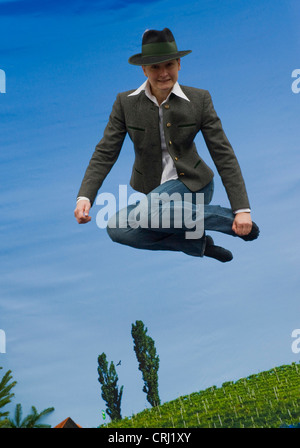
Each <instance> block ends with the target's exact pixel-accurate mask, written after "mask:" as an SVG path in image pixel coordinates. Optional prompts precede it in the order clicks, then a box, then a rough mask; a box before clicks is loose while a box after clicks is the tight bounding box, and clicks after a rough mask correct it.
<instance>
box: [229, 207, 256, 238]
mask: <svg viewBox="0 0 300 448" xmlns="http://www.w3.org/2000/svg"><path fill="white" fill-rule="evenodd" d="M251 229H252V219H251V216H250V213H248V212H240V213H237V214H236V215H235V218H234V221H233V224H232V230H233V231H234V232H235V233H236V234H237V235H239V236H244V235H248V234H249V233H250V232H251Z"/></svg>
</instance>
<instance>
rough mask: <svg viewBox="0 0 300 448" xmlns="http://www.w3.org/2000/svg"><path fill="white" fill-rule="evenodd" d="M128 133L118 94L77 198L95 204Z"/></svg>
mask: <svg viewBox="0 0 300 448" xmlns="http://www.w3.org/2000/svg"><path fill="white" fill-rule="evenodd" d="M126 132H127V131H126V125H125V119H124V113H123V110H122V105H121V97H120V94H118V96H117V98H116V100H115V102H114V105H113V108H112V111H111V114H110V117H109V121H108V124H107V126H106V128H105V130H104V134H103V137H102V139H101V140H100V142H99V143H98V144H97V146H96V148H95V151H94V153H93V155H92V157H91V160H90V162H89V165H88V167H87V169H86V171H85V174H84V177H83V180H82V183H81V186H80V189H79V192H78V195H77V197H79V196H85V197H87V198H89V200H90V201H91V204H93V202H94V200H95V198H96V196H97V192H98V190H99V188H100V187H101V185H102V183H103V181H104V179H105V178H106V176H107V175H108V173H109V172H110V170H111V169H112V167H113V165H114V164H115V162H116V161H117V159H118V157H119V154H120V151H121V148H122V145H123V142H124V139H125V136H126Z"/></svg>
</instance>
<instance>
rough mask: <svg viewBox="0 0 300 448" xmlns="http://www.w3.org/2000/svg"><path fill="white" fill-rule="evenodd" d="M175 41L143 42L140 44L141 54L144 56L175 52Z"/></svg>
mask: <svg viewBox="0 0 300 448" xmlns="http://www.w3.org/2000/svg"><path fill="white" fill-rule="evenodd" d="M177 52H178V50H177V45H176V42H175V41H173V42H156V43H153V44H145V45H143V46H142V55H143V57H145V56H161V55H167V54H173V53H177Z"/></svg>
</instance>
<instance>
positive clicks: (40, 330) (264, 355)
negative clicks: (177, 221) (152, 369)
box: [0, 0, 300, 427]
mask: <svg viewBox="0 0 300 448" xmlns="http://www.w3.org/2000/svg"><path fill="white" fill-rule="evenodd" d="M299 19H300V8H299V3H298V1H297V0H294V1H292V0H290V1H287V0H286V1H281V2H274V1H271V0H266V1H261V0H260V1H258V0H252V1H251V2H250V1H249V2H245V1H242V0H230V1H221V0H219V1H215V0H211V1H209V0H203V1H187V2H184V3H182V2H180V1H178V0H175V1H174V0H172V1H170V0H157V1H154V0H153V1H144V0H143V1H138V0H137V1H132V2H130V1H127V2H126V1H119V0H116V1H111V0H107V1H105V2H104V1H90V2H84V1H80V0H78V1H72V2H71V1H59V2H58V1H45V2H38V1H36V0H32V1H26V0H24V1H6V2H4V1H0V37H1V39H0V69H2V70H4V71H5V73H6V93H5V94H0V147H1V153H0V157H1V191H0V195H1V204H2V219H1V223H0V227H1V246H0V251H1V277H0V288H1V294H0V329H2V330H4V331H5V334H6V353H0V365H2V366H3V367H4V370H8V369H11V370H12V371H13V376H14V379H15V380H16V381H17V382H18V384H17V386H16V388H15V394H16V397H15V399H14V401H13V402H12V404H11V406H10V408H9V409H11V410H12V409H14V407H15V405H16V403H19V402H20V403H22V405H23V408H24V413H25V414H26V413H27V412H29V411H30V406H31V405H35V406H36V407H37V408H38V409H39V410H41V409H44V408H46V407H49V406H54V407H55V412H54V413H53V414H52V415H51V416H50V417H49V418H48V420H47V422H48V423H49V424H51V425H55V424H57V423H59V422H60V421H62V420H63V419H65V418H66V417H68V416H70V417H72V418H73V420H75V421H76V422H78V423H79V424H80V425H82V426H84V427H93V426H97V425H98V424H100V423H101V422H102V421H103V420H102V416H101V410H102V409H105V403H104V402H103V400H102V398H101V389H100V384H99V383H98V381H97V357H98V355H99V354H100V353H102V352H105V353H106V355H107V358H108V361H109V362H110V361H111V360H113V361H114V362H115V364H116V363H118V361H119V360H120V359H121V360H122V364H121V366H118V367H117V372H118V375H119V385H124V394H123V400H122V415H123V416H130V415H132V413H137V412H139V411H141V410H143V409H144V408H145V407H146V406H148V405H149V404H148V403H147V401H146V395H145V394H144V392H143V391H142V387H143V382H142V378H141V373H140V372H139V370H138V365H137V361H136V358H135V354H134V351H133V342H132V337H131V324H132V323H134V322H135V321H136V320H142V321H143V322H144V323H145V325H146V326H147V328H148V333H149V335H150V336H152V337H153V339H154V340H155V344H156V348H157V352H158V354H159V356H160V368H159V390H160V397H161V401H162V402H165V401H169V400H172V399H174V398H177V397H178V396H179V395H184V394H188V393H192V392H195V391H198V390H201V389H204V388H206V387H209V386H211V385H213V384H215V385H217V386H220V385H221V384H222V383H223V382H224V381H228V380H237V379H239V378H241V377H244V376H248V375H250V374H252V373H256V372H259V371H262V370H266V369H270V368H272V367H274V366H277V365H281V364H285V363H291V362H293V361H295V362H298V361H299V354H295V353H293V352H292V350H291V345H292V342H293V339H292V338H291V333H292V331H293V330H294V329H297V328H300V318H299V316H300V313H299V311H300V305H299V286H300V285H299V261H300V260H299V249H300V245H299V236H298V222H299V219H300V216H299V208H298V207H297V204H298V202H299V190H300V181H299V167H300V155H299V154H300V153H299V109H300V94H295V93H293V92H292V89H291V85H292V82H293V79H292V77H291V74H292V71H293V70H295V69H299V68H300V66H299V65H300V63H299V44H300V32H299ZM164 27H169V28H170V29H171V30H172V31H173V33H174V35H175V38H176V41H177V45H178V47H179V49H182V50H187V49H191V50H192V53H191V54H190V55H188V56H187V57H185V58H183V59H182V70H181V72H180V78H179V81H180V82H181V83H182V84H185V85H191V86H194V87H199V88H204V89H207V90H209V91H210V93H211V95H212V98H213V101H214V104H215V108H216V110H217V112H218V114H219V116H220V117H221V119H222V123H223V127H224V129H225V132H226V134H227V136H228V138H229V140H230V142H231V143H232V146H233V147H234V149H235V151H236V154H237V156H238V160H239V162H240V165H241V168H242V172H243V174H244V178H245V181H246V185H247V190H248V193H249V197H250V202H251V207H252V218H253V220H254V221H256V222H257V223H258V225H259V226H260V228H261V236H260V238H259V239H258V240H256V241H254V242H251V243H245V242H244V241H241V240H240V239H237V238H231V237H229V236H226V235H221V234H214V235H212V236H213V237H214V239H215V241H216V243H217V244H220V245H224V247H226V248H228V249H230V250H232V252H233V254H234V259H233V261H232V262H230V263H228V264H221V263H218V262H217V261H215V260H210V259H197V258H193V257H188V256H187V255H184V254H180V253H168V252H161V253H159V252H147V251H138V250H135V249H131V248H128V247H125V246H119V245H117V244H114V243H112V242H111V241H110V239H109V238H108V236H107V234H106V231H105V230H103V229H99V228H98V227H97V225H96V215H97V212H98V211H99V209H100V208H99V207H97V206H94V207H93V209H92V212H91V216H92V222H91V223H89V224H87V225H84V226H79V225H78V224H77V223H76V221H75V219H74V217H73V211H74V207H75V198H76V195H77V191H78V189H79V186H80V183H81V179H82V176H83V174H84V171H85V168H86V166H87V164H88V161H89V159H90V157H91V155H92V152H93V150H94V147H95V145H96V144H97V143H98V141H99V140H100V138H101V136H102V132H103V130H104V127H105V125H106V122H107V119H108V115H109V113H110V110H111V106H112V103H113V101H114V99H115V97H116V95H117V93H118V92H119V91H124V90H129V89H132V88H137V87H138V86H139V85H140V84H142V82H143V81H144V75H143V73H142V70H141V69H140V68H138V67H133V66H131V65H129V64H128V62H127V61H128V58H129V57H130V56H131V55H132V54H135V53H138V52H139V51H140V44H141V36H142V34H143V32H144V30H145V29H147V28H154V29H163V28H164ZM196 144H197V147H198V151H199V153H200V154H201V156H202V157H203V158H204V159H205V161H206V162H207V163H208V164H209V165H210V166H211V167H212V168H213V169H214V171H215V173H216V169H215V167H214V165H213V162H212V161H211V159H210V156H209V154H208V151H207V149H206V147H205V144H204V141H203V138H202V136H201V135H199V136H198V137H197V140H196ZM132 162H133V148H132V145H131V143H130V141H129V139H128V138H127V139H126V141H125V144H124V146H123V149H122V152H121V155H120V157H119V159H118V162H117V164H116V165H115V166H114V168H113V169H112V171H111V173H110V175H109V176H108V177H107V179H106V180H105V182H104V184H103V187H102V190H101V191H102V192H111V193H117V191H118V186H119V185H128V182H129V177H130V173H131V165H132ZM130 193H132V190H131V189H130V188H128V194H130ZM213 203H216V204H221V205H224V206H228V205H229V204H228V199H227V197H226V194H225V191H224V188H223V186H222V183H221V180H220V178H219V177H218V175H217V174H216V176H215V195H214V199H213ZM149 406H150V405H149Z"/></svg>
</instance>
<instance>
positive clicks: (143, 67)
mask: <svg viewBox="0 0 300 448" xmlns="http://www.w3.org/2000/svg"><path fill="white" fill-rule="evenodd" d="M142 69H143V72H144V75H145V76H146V77H147V78H148V75H147V73H146V67H145V66H144V65H142Z"/></svg>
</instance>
